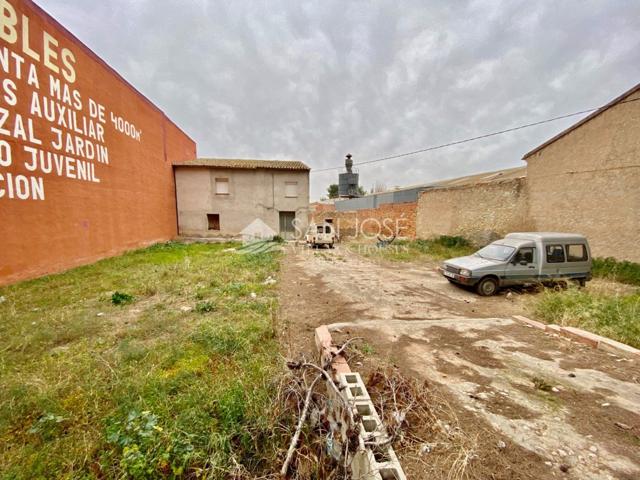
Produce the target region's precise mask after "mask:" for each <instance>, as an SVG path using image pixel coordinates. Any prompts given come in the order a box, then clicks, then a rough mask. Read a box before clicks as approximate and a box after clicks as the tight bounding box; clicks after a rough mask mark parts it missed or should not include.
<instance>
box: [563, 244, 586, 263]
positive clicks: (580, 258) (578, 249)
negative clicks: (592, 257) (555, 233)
mask: <svg viewBox="0 0 640 480" xmlns="http://www.w3.org/2000/svg"><path fill="white" fill-rule="evenodd" d="M586 260H587V248H586V247H585V246H584V245H580V244H576V245H567V262H584V261H586Z"/></svg>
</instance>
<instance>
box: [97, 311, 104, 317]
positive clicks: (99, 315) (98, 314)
mask: <svg viewBox="0 0 640 480" xmlns="http://www.w3.org/2000/svg"><path fill="white" fill-rule="evenodd" d="M96 317H104V312H98V313H96Z"/></svg>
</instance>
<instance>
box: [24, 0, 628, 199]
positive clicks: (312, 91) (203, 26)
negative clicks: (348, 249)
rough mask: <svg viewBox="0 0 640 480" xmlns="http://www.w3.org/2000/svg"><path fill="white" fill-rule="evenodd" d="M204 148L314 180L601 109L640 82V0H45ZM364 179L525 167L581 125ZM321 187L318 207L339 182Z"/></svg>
mask: <svg viewBox="0 0 640 480" xmlns="http://www.w3.org/2000/svg"><path fill="white" fill-rule="evenodd" d="M36 2H37V3H38V4H39V5H41V6H42V7H43V8H44V9H45V10H47V11H48V12H49V13H50V14H51V15H53V16H54V17H55V18H56V19H58V20H59V21H60V22H61V23H62V24H63V25H65V26H66V27H67V28H68V29H69V30H71V32H73V33H74V34H75V35H76V36H78V37H79V38H80V40H82V41H83V42H85V43H86V44H87V45H88V46H89V47H90V48H91V49H92V50H94V51H95V52H96V53H97V54H98V55H100V56H101V57H102V58H103V59H105V60H106V61H107V62H108V63H109V64H110V65H111V66H113V67H114V68H115V69H116V70H118V71H119V72H120V73H121V74H122V75H123V76H124V77H125V78H126V79H127V80H128V81H129V82H131V83H132V84H133V85H134V86H135V87H136V88H138V89H139V90H140V91H141V92H142V93H144V94H145V95H146V96H147V97H149V98H150V99H151V100H152V101H153V102H154V103H156V104H157V105H158V106H159V107H160V108H161V109H162V110H164V111H165V113H166V114H167V115H168V116H169V117H170V118H171V119H172V120H174V121H175V122H176V123H177V124H178V125H179V126H180V127H182V128H183V129H184V130H185V131H186V132H187V133H188V134H189V135H190V136H191V137H192V138H193V139H194V140H196V142H197V144H198V155H199V156H200V157H231V158H269V159H272V158H275V159H295V160H302V161H304V162H306V163H307V164H308V165H310V166H311V167H312V168H325V167H331V166H339V165H342V164H343V161H344V155H345V154H346V153H348V152H350V153H352V154H353V157H354V161H355V162H358V161H363V160H368V159H372V158H378V157H381V156H386V155H392V154H396V153H402V152H406V151H412V150H417V149H420V148H424V147H428V146H431V145H436V144H441V143H446V142H450V141H455V140H460V139H464V138H467V137H472V136H476V135H481V134H484V133H488V132H492V131H495V130H502V129H505V128H509V127H513V126H517V125H519V124H523V123H531V122H535V121H538V120H543V119H546V118H549V117H554V116H557V115H562V114H566V113H571V112H575V111H580V110H584V109H586V108H590V107H597V106H599V105H602V104H604V103H606V102H607V101H609V100H611V99H612V98H614V97H616V96H617V95H619V94H620V93H622V92H623V91H625V90H627V89H628V88H630V87H631V86H633V85H635V84H637V83H639V82H640V1H638V0H628V1H627V0H610V1H604V0H601V1H589V0H575V1H572V0H553V1H533V2H532V1H530V0H526V1H515V0H513V1H502V2H501V1H462V0H461V1H450V0H442V1H425V0H415V1H399V0H393V1H344V0H340V1H330V0H317V1H315V2H304V1H299V0H289V1H276V0H268V1H266V0H265V1H260V2H259V1H239V0H236V1H231V0H229V1H214V0H210V1H208V0H182V1H175V0H109V1H106V2H105V1H98V0H90V1H87V0H36ZM579 118H580V117H575V118H574V119H571V120H563V121H558V122H555V123H552V124H549V125H544V126H539V127H533V128H529V129H525V130H522V131H519V132H516V133H509V134H505V135H501V136H498V137H493V138H490V139H486V140H480V141H476V142H471V143H467V144H465V145H462V146H457V147H452V148H447V149H443V150H439V151H436V152H431V153H425V154H419V155H415V156H411V157H405V158H402V159H398V160H393V161H389V162H382V163H379V164H374V165H372V166H362V167H360V178H361V184H362V185H363V186H364V187H365V188H367V189H370V188H371V187H372V186H373V185H374V184H375V183H376V182H378V183H381V184H384V185H386V186H387V187H393V186H396V185H399V186H404V185H412V184H417V183H425V182H429V181H433V180H438V179H444V178H450V177H456V176H462V175H466V174H471V173H477V172H482V171H489V170H496V169H500V168H508V167H514V166H519V165H523V162H522V161H521V160H520V159H521V158H522V155H523V154H524V153H526V152H527V151H529V150H531V149H532V148H534V147H535V146H537V145H538V144H540V143H542V142H543V141H545V140H546V139H547V138H549V137H551V136H552V135H554V134H555V133H557V132H559V131H560V130H561V129H563V128H565V127H567V126H568V125H570V124H571V123H573V122H575V121H577V120H579ZM337 173H338V172H337V171H332V172H319V173H315V174H314V173H313V172H312V173H311V185H312V189H311V198H312V199H317V198H318V197H319V196H321V195H323V194H324V193H325V190H326V187H327V185H328V184H330V183H337Z"/></svg>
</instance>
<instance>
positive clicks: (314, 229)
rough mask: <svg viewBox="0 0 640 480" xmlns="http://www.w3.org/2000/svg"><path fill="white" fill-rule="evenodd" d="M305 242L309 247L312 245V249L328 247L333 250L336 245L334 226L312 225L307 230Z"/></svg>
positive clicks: (325, 224)
mask: <svg viewBox="0 0 640 480" xmlns="http://www.w3.org/2000/svg"><path fill="white" fill-rule="evenodd" d="M305 241H306V242H307V245H311V247H312V248H316V247H319V246H322V245H327V246H328V247H329V248H333V246H334V245H335V243H336V232H335V230H334V229H333V225H331V224H330V223H327V222H324V223H320V224H315V223H312V224H311V225H309V228H308V229H307V234H306V235H305Z"/></svg>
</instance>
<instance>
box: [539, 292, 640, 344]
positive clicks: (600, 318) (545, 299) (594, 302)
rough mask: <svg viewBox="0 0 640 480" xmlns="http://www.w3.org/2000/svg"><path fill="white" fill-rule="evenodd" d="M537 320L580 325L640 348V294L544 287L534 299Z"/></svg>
mask: <svg viewBox="0 0 640 480" xmlns="http://www.w3.org/2000/svg"><path fill="white" fill-rule="evenodd" d="M533 310H534V313H535V316H536V317H537V318H538V319H541V320H544V321H546V322H548V323H555V324H558V325H565V326H574V327H579V328H582V329H585V330H588V331H591V332H594V333H597V334H598V335H602V336H605V337H609V338H612V339H614V340H617V341H619V342H623V343H626V344H628V345H631V346H632V347H636V348H640V321H638V319H640V293H638V292H636V293H632V294H627V295H620V294H618V295H614V294H605V293H597V292H590V291H588V290H586V289H578V288H569V289H567V290H565V291H559V292H557V291H553V290H545V291H544V292H542V293H541V294H539V295H537V296H536V297H535V299H534V300H533Z"/></svg>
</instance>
